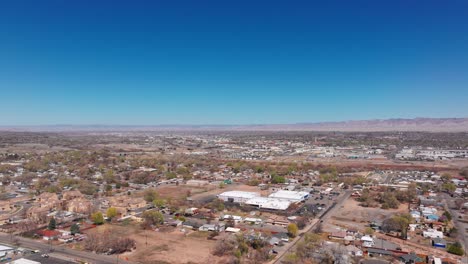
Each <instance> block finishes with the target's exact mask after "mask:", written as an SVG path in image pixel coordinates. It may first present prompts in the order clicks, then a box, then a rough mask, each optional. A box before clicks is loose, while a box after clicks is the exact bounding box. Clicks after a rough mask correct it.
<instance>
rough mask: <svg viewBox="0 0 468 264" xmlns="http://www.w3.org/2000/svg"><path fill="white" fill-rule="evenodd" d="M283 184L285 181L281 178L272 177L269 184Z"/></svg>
mask: <svg viewBox="0 0 468 264" xmlns="http://www.w3.org/2000/svg"><path fill="white" fill-rule="evenodd" d="M285 182H286V179H285V178H284V177H283V176H279V175H274V176H273V177H272V178H271V183H273V184H278V183H285Z"/></svg>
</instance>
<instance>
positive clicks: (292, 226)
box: [288, 223, 299, 237]
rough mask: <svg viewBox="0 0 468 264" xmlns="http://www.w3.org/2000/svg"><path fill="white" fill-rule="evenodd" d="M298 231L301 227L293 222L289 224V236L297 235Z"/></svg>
mask: <svg viewBox="0 0 468 264" xmlns="http://www.w3.org/2000/svg"><path fill="white" fill-rule="evenodd" d="M298 231H299V228H298V227H297V225H296V224H294V223H291V224H289V225H288V236H290V237H296V236H297V233H298Z"/></svg>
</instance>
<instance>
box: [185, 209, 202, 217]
mask: <svg viewBox="0 0 468 264" xmlns="http://www.w3.org/2000/svg"><path fill="white" fill-rule="evenodd" d="M198 213H199V210H198V208H196V207H191V208H187V209H185V215H186V216H192V215H196V214H198Z"/></svg>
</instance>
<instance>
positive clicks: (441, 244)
mask: <svg viewBox="0 0 468 264" xmlns="http://www.w3.org/2000/svg"><path fill="white" fill-rule="evenodd" d="M432 246H433V247H438V248H446V247H447V241H445V240H444V239H443V238H439V237H436V238H433V239H432Z"/></svg>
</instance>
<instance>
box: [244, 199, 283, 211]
mask: <svg viewBox="0 0 468 264" xmlns="http://www.w3.org/2000/svg"><path fill="white" fill-rule="evenodd" d="M246 204H250V205H256V206H258V207H259V208H264V209H273V210H286V209H288V207H289V205H291V202H290V201H284V200H279V199H276V198H269V197H254V198H252V199H249V200H248V201H247V202H246Z"/></svg>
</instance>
